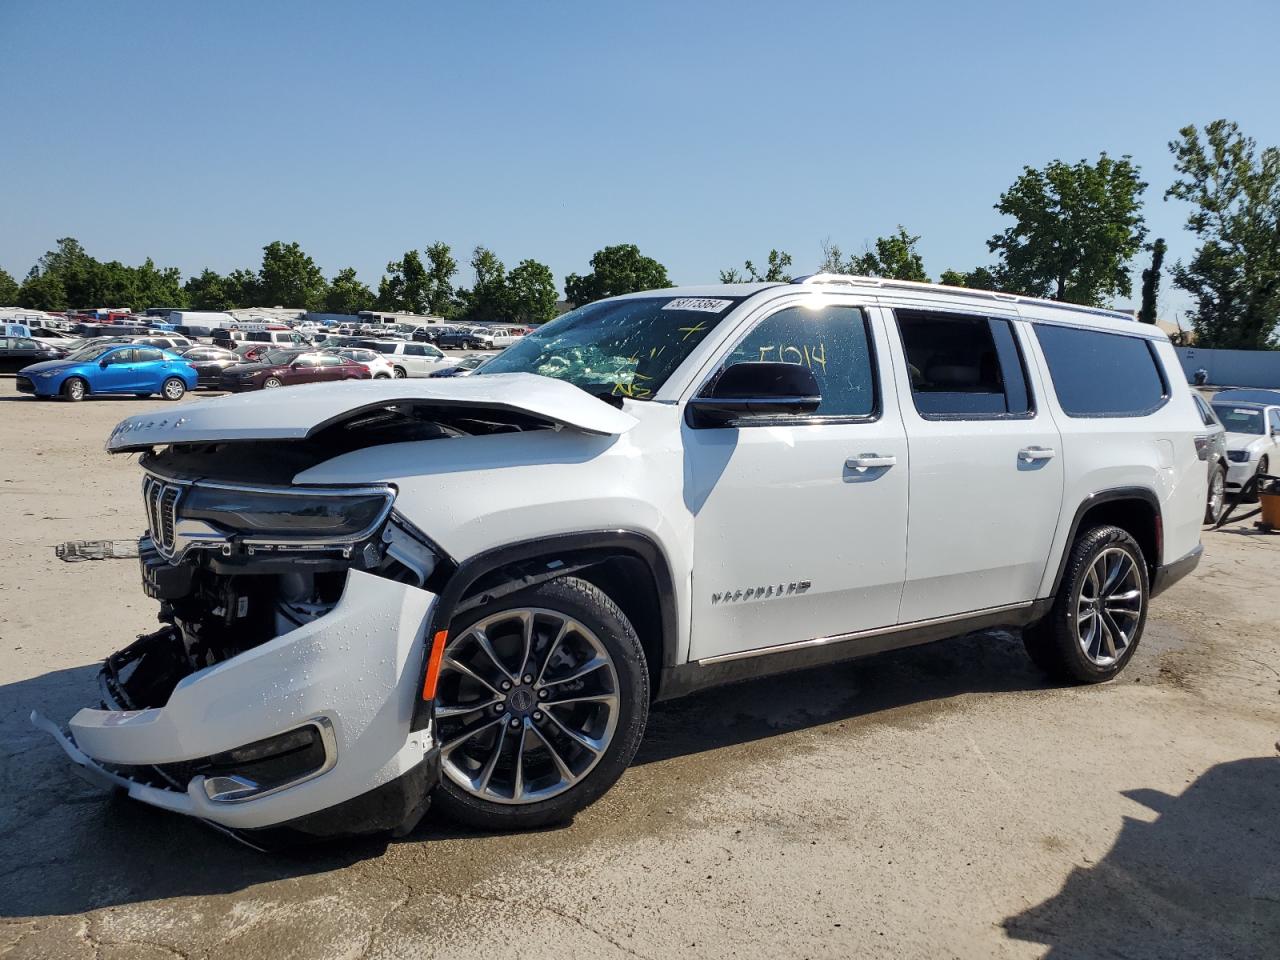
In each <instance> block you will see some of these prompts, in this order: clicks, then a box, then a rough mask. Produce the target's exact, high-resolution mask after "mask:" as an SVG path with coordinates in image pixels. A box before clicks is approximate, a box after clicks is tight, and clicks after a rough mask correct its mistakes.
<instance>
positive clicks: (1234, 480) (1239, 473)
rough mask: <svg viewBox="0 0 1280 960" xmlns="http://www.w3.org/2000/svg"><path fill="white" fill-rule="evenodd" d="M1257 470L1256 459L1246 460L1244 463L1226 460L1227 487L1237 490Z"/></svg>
mask: <svg viewBox="0 0 1280 960" xmlns="http://www.w3.org/2000/svg"><path fill="white" fill-rule="evenodd" d="M1257 472H1258V461H1257V460H1246V461H1244V463H1234V462H1232V461H1230V460H1228V461H1227V489H1228V490H1239V489H1240V488H1241V487H1243V486H1244V485H1245V483H1247V482H1248V480H1249V478H1250V477H1252V476H1253V475H1254V474H1255V473H1257Z"/></svg>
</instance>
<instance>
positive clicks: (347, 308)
mask: <svg viewBox="0 0 1280 960" xmlns="http://www.w3.org/2000/svg"><path fill="white" fill-rule="evenodd" d="M373 299H374V298H373V291H372V290H370V289H369V287H368V285H367V284H364V283H361V282H360V278H359V277H357V276H356V268H355V267H344V268H343V269H341V270H339V271H338V272H337V273H336V274H335V275H334V278H333V281H332V282H331V283H330V284H329V291H328V293H326V294H325V298H324V308H325V310H327V311H328V312H329V313H359V312H360V311H361V310H368V309H370V308H371V307H372V306H373Z"/></svg>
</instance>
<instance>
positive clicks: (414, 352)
mask: <svg viewBox="0 0 1280 960" xmlns="http://www.w3.org/2000/svg"><path fill="white" fill-rule="evenodd" d="M404 355H405V356H406V357H422V356H426V354H425V353H424V352H423V349H422V344H420V343H406V344H405V345H404Z"/></svg>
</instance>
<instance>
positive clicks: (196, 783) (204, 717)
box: [33, 444, 447, 843]
mask: <svg viewBox="0 0 1280 960" xmlns="http://www.w3.org/2000/svg"><path fill="white" fill-rule="evenodd" d="M254 446H258V445H257V444H248V445H244V444H206V445H199V446H193V447H185V448H175V447H170V448H167V449H166V450H164V451H163V452H161V453H159V454H155V453H148V454H146V455H144V457H143V461H142V463H143V467H144V469H145V470H146V475H145V478H144V480H143V487H142V492H143V499H144V502H145V507H146V512H147V518H148V526H149V529H148V531H147V534H146V536H145V537H144V538H143V539H142V540H141V541H140V543H139V563H140V565H141V573H142V581H143V589H144V591H145V592H146V593H147V595H148V596H150V597H152V598H154V599H155V600H158V601H159V602H160V615H159V616H160V620H161V622H162V624H163V626H162V628H161V629H159V630H157V631H156V632H154V633H151V634H148V635H146V636H142V637H139V638H138V639H137V641H136V642H134V643H133V644H131V645H129V646H128V647H126V648H125V649H123V650H121V651H119V652H117V653H114V654H112V655H111V656H109V657H108V658H107V659H106V661H105V663H104V665H103V668H102V671H101V673H100V688H101V698H102V706H101V708H100V709H88V708H86V709H83V710H81V711H79V712H78V713H77V714H76V715H75V716H74V717H72V718H71V720H70V721H69V723H68V730H67V731H66V732H64V731H62V730H60V729H59V728H58V727H57V726H56V725H55V724H53V723H52V722H50V721H48V720H46V719H44V718H40V717H37V716H34V715H33V720H34V721H35V722H36V723H37V725H39V726H41V727H42V728H43V729H45V730H47V731H48V732H50V733H52V734H53V735H54V736H56V737H57V738H58V739H59V741H60V742H61V744H62V746H63V749H64V750H65V751H66V752H67V754H68V755H69V756H70V757H71V759H72V760H73V761H75V762H76V763H77V764H79V765H80V766H82V767H83V768H84V769H85V770H86V771H87V772H88V773H89V774H90V775H91V776H92V777H94V778H95V779H97V780H100V781H105V782H107V783H110V784H113V785H115V786H118V787H122V788H123V789H125V790H127V791H128V793H129V794H130V795H131V796H133V797H135V798H136V799H138V800H141V801H143V802H146V803H149V804H153V805H155V806H158V807H163V808H165V809H168V810H172V811H176V812H179V813H184V814H189V815H191V816H196V817H200V818H202V819H204V820H207V821H209V822H211V823H212V824H215V825H217V826H220V827H222V828H225V829H228V830H231V831H235V832H236V833H237V835H238V836H240V837H241V838H242V839H247V840H248V841H249V842H251V843H252V842H254V840H253V839H252V837H253V831H264V830H267V829H268V828H270V829H272V830H274V829H275V828H280V827H287V828H289V829H291V830H292V831H295V832H299V833H303V834H322V835H333V834H357V833H367V832H374V831H381V830H392V831H404V830H408V829H410V828H411V827H412V826H413V825H414V824H415V823H416V822H417V820H418V819H419V818H420V817H421V815H422V813H423V812H424V811H425V808H426V803H427V796H428V794H429V792H430V790H431V789H432V788H433V787H434V785H435V783H436V781H437V779H438V772H439V769H438V759H437V751H436V747H435V744H434V743H433V738H432V730H431V726H430V724H429V723H428V724H425V725H424V724H421V723H419V724H418V725H419V726H422V727H423V728H422V729H418V730H414V729H412V727H413V726H414V725H415V724H414V715H415V708H416V707H417V706H418V700H419V699H420V697H421V691H422V680H423V675H422V670H423V665H424V654H425V643H424V638H425V634H426V631H427V626H428V620H429V618H430V615H431V612H432V609H433V605H434V602H435V594H434V593H433V592H432V591H431V589H430V586H431V585H433V580H432V578H433V574H436V573H437V569H438V567H439V566H440V564H441V559H442V558H441V556H440V553H439V551H438V550H437V549H436V548H434V546H433V545H432V544H431V543H430V542H429V541H428V540H427V538H426V537H425V536H424V535H423V534H422V533H421V531H419V530H418V529H417V528H416V527H415V526H414V525H413V524H412V523H410V522H409V521H408V520H406V519H405V518H403V517H401V516H399V515H398V514H397V513H396V512H395V511H394V509H393V505H394V499H395V490H394V489H393V488H392V487H391V486H389V485H369V486H362V487H336V488H318V487H311V488H307V487H294V486H290V485H288V481H287V480H286V479H285V475H286V474H289V475H291V474H292V472H293V470H294V469H295V468H296V467H298V466H299V463H298V462H296V460H297V455H298V452H297V451H287V452H281V451H279V450H277V451H276V455H275V457H274V458H271V459H270V460H268V461H266V464H265V466H264V462H263V461H262V460H261V459H259V458H260V457H264V456H267V454H268V451H265V450H261V449H258V450H250V449H243V448H245V447H254ZM237 448H240V449H237ZM245 454H252V455H256V456H252V457H251V460H252V462H254V463H255V464H256V466H255V467H254V468H253V469H252V470H251V471H247V470H246V469H245V468H244V467H243V466H242V465H243V464H244V463H245V460H244V456H245ZM246 472H249V473H252V474H254V477H255V479H254V482H243V481H242V480H237V479H235V478H236V476H237V475H239V476H241V477H243V475H245V474H246ZM273 480H274V481H277V482H274V483H273V482H269V481H273ZM264 481H266V482H264ZM446 565H447V561H446ZM419 713H420V712H419Z"/></svg>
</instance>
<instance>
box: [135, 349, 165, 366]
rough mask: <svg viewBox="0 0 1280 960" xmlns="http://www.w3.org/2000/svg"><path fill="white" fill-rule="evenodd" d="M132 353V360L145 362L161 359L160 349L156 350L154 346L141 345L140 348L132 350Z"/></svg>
mask: <svg viewBox="0 0 1280 960" xmlns="http://www.w3.org/2000/svg"><path fill="white" fill-rule="evenodd" d="M133 354H134V360H135V361H137V362H138V363H147V362H149V361H152V360H161V359H163V356H162V354H161V353H160V351H159V350H156V349H155V348H154V347H143V348H142V349H140V350H135V351H133Z"/></svg>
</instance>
